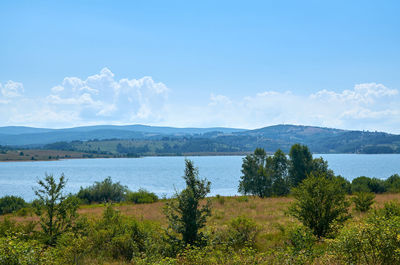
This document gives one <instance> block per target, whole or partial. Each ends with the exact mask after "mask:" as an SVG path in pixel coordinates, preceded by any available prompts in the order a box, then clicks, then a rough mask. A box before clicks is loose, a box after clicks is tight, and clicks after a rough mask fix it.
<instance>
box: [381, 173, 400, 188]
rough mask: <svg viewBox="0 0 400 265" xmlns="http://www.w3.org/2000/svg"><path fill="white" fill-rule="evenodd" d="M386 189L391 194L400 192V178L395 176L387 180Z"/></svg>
mask: <svg viewBox="0 0 400 265" xmlns="http://www.w3.org/2000/svg"><path fill="white" fill-rule="evenodd" d="M385 187H386V189H387V190H388V191H390V192H400V176H399V175H398V174H394V175H392V176H390V177H389V178H387V179H386V181H385Z"/></svg>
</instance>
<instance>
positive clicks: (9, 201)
mask: <svg viewBox="0 0 400 265" xmlns="http://www.w3.org/2000/svg"><path fill="white" fill-rule="evenodd" d="M26 205H27V203H26V202H25V201H24V199H22V198H21V197H17V196H4V197H1V198H0V214H7V213H13V212H16V211H18V210H19V209H21V208H24V207H26Z"/></svg>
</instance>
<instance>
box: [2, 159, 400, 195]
mask: <svg viewBox="0 0 400 265" xmlns="http://www.w3.org/2000/svg"><path fill="white" fill-rule="evenodd" d="M320 156H322V157H323V158H324V159H326V160H327V161H328V163H329V167H330V168H331V169H333V170H334V171H335V173H336V174H340V175H342V176H343V177H345V178H347V179H349V180H352V179H353V178H355V177H359V176H368V177H377V178H382V179H385V178H387V177H389V176H391V175H392V174H395V173H400V155H391V154H390V155H356V154H326V155H315V157H320ZM188 158H189V159H191V160H193V161H194V163H195V166H197V167H198V168H199V172H200V176H201V177H206V178H207V179H208V180H210V181H211V183H212V184H211V195H215V194H220V195H235V194H237V187H238V183H239V179H240V176H241V172H240V170H241V165H242V158H243V157H241V156H197V157H188ZM184 159H185V158H184V157H144V158H112V159H70V160H59V161H34V162H1V163H0V197H1V196H4V195H18V196H21V197H23V198H24V199H26V200H28V201H29V200H32V199H33V198H34V192H33V190H32V188H33V187H34V186H35V185H36V181H37V179H39V178H43V177H44V175H45V173H48V174H53V175H54V176H56V177H58V176H59V175H60V174H61V173H64V175H65V176H66V178H67V179H68V182H67V186H66V192H73V193H75V192H77V191H79V188H80V187H81V186H82V187H85V186H89V185H92V184H93V183H94V182H95V181H102V180H103V179H104V178H106V177H107V176H110V177H111V178H112V180H113V181H119V182H120V183H121V184H123V185H126V186H128V188H129V189H131V190H137V189H139V188H145V189H147V190H149V191H152V192H155V193H156V194H158V195H160V196H162V195H166V196H171V195H172V194H173V193H174V190H178V191H179V190H181V189H182V188H183V187H184V180H183V179H182V175H183V172H184V167H185V163H184Z"/></svg>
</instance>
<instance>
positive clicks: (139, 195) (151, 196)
mask: <svg viewBox="0 0 400 265" xmlns="http://www.w3.org/2000/svg"><path fill="white" fill-rule="evenodd" d="M126 201H129V202H133V203H153V202H157V201H158V196H157V195H156V194H155V193H153V192H149V191H147V190H144V189H139V190H138V191H136V192H128V193H127V194H126Z"/></svg>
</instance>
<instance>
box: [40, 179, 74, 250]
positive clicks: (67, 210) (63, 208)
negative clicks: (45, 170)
mask: <svg viewBox="0 0 400 265" xmlns="http://www.w3.org/2000/svg"><path fill="white" fill-rule="evenodd" d="M65 183H66V181H65V177H64V175H61V177H60V179H59V181H58V183H57V182H56V180H55V179H54V177H53V175H47V174H46V176H45V178H44V179H43V180H39V181H38V184H39V186H40V187H39V188H38V189H37V190H35V194H36V196H37V197H38V200H39V201H40V203H38V205H37V206H36V209H35V210H36V214H37V215H39V216H40V222H39V223H40V226H41V228H42V235H43V240H44V242H45V243H46V244H48V245H55V243H56V241H57V238H58V237H59V236H60V235H61V234H62V233H64V232H66V231H68V230H69V229H71V227H72V225H73V222H74V220H75V219H76V217H77V213H76V210H77V208H78V203H77V201H76V199H74V198H68V197H65V196H64V195H63V193H62V190H63V189H64V187H65Z"/></svg>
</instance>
